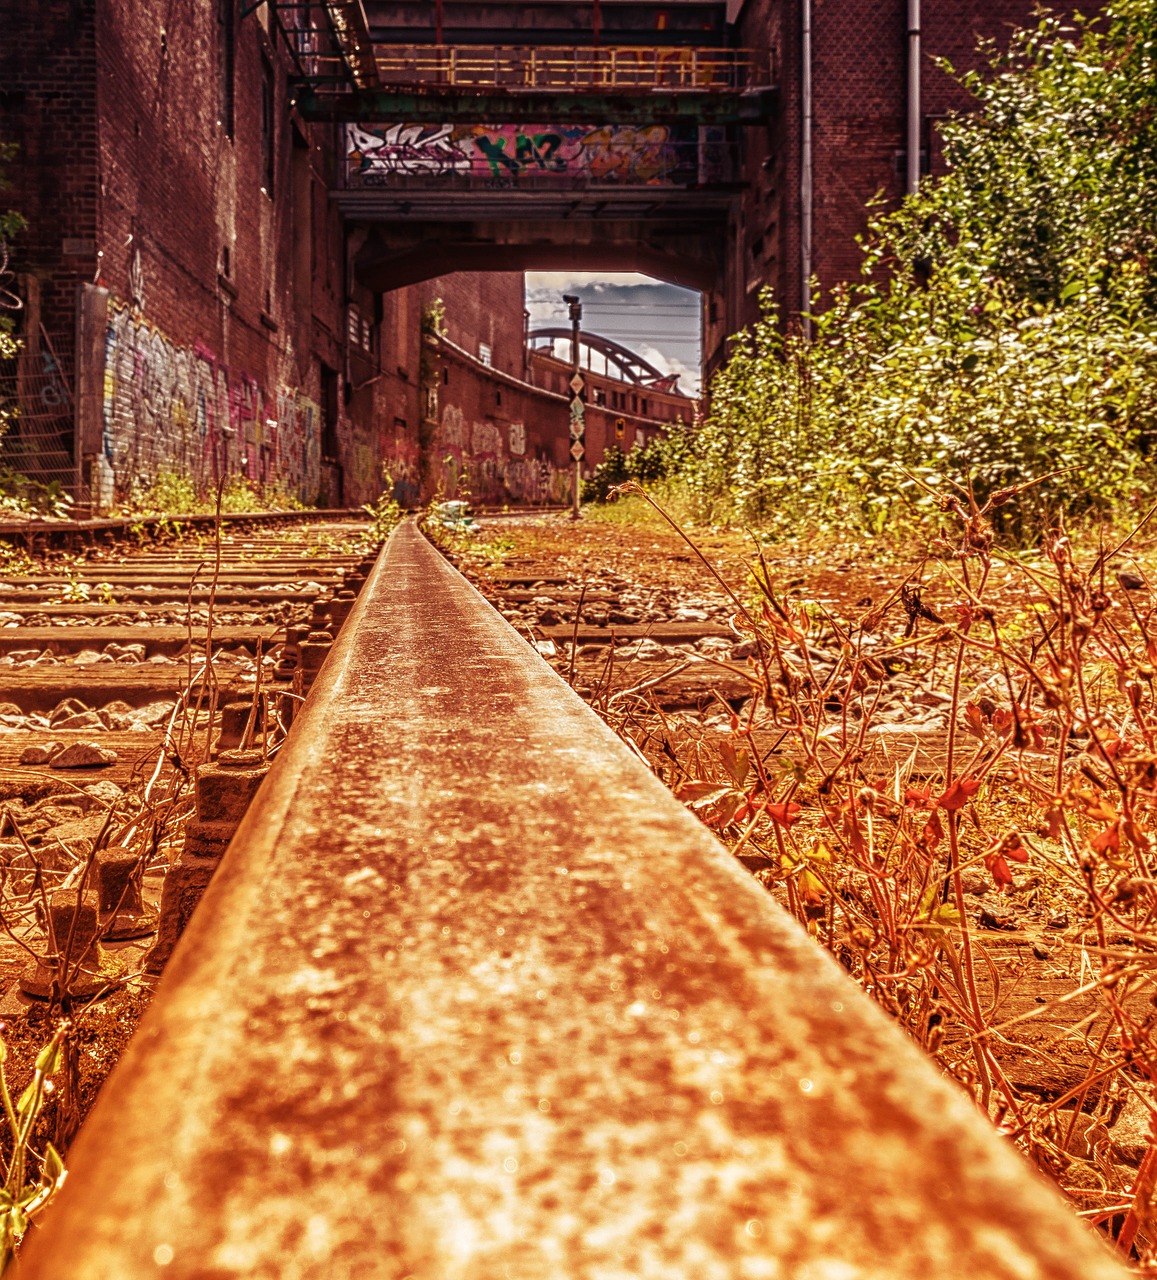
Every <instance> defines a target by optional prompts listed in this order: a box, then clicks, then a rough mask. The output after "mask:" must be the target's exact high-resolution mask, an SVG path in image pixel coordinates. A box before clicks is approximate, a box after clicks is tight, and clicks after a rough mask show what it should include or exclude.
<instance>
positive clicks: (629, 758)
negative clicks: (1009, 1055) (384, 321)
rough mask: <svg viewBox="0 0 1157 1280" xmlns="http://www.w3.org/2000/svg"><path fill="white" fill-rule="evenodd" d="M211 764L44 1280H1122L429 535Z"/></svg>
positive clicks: (394, 556)
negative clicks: (182, 866) (185, 890)
mask: <svg viewBox="0 0 1157 1280" xmlns="http://www.w3.org/2000/svg"><path fill="white" fill-rule="evenodd" d="M536 585H538V586H541V585H542V584H541V583H539V584H531V586H530V588H529V589H535V586H536ZM507 589H508V590H510V591H514V590H518V589H521V588H519V587H516V586H514V585H509V586H508V587H507ZM302 649H303V654H302V656H303V663H304V665H309V664H311V663H312V662H314V661H315V660H316V657H317V656H318V655H316V654H313V655H311V654H310V652H309V650H308V642H307V643H306V644H303V646H302ZM306 659H308V662H305V660H306ZM225 764H226V771H228V769H229V768H234V769H235V773H234V780H235V782H236V780H237V779H239V778H240V779H243V781H242V782H240V783H239V784H238V785H236V786H234V787H233V792H234V798H236V794H237V793H241V792H245V791H246V790H249V791H250V792H252V791H255V795H253V798H252V802H251V803H250V804H249V806H248V809H247V810H246V812H245V814H244V817H243V818H241V820H240V823H239V825H238V826H237V828H236V830H235V832H234V833H232V838H231V842H230V843H229V848H228V853H227V854H226V856H225V857H224V859H223V861H221V864H220V867H219V869H218V870H217V871H216V874H215V875H213V877H212V881H211V883H210V884H209V886H208V889H207V891H206V893H205V897H204V900H203V902H202V903H201V906H200V908H199V909H198V910H197V912H196V914H195V916H194V917H193V918H192V920H191V921H190V923H189V925H188V928H187V930H186V931H185V933H184V936H183V937H182V939H181V941H180V943H179V944H178V947H177V950H176V952H175V953H174V955H173V957H172V960H171V963H170V964H169V967H168V969H167V971H166V976H165V979H164V981H163V983H162V985H161V987H160V989H159V991H158V994H157V997H156V999H155V1000H154V1003H153V1005H152V1007H151V1009H150V1011H149V1013H148V1015H147V1017H146V1021H145V1022H144V1024H143V1025H142V1028H141V1031H140V1033H139V1034H138V1036H137V1037H136V1038H135V1039H134V1040H133V1042H132V1043H131V1045H130V1046H129V1049H128V1051H127V1053H126V1055H125V1057H124V1059H123V1060H122V1062H121V1064H120V1066H119V1067H118V1068H117V1070H116V1072H115V1073H114V1075H113V1077H112V1078H111V1080H110V1081H109V1083H108V1085H107V1087H106V1088H105V1090H104V1092H103V1093H102V1096H101V1098H100V1100H99V1102H98V1104H97V1106H96V1108H95V1109H94V1111H93V1113H92V1115H91V1116H90V1117H89V1119H88V1121H87V1122H86V1125H85V1127H84V1129H83V1131H82V1132H81V1134H80V1137H79V1139H78V1141H77V1142H76V1144H75V1146H74V1148H73V1149H72V1151H71V1152H70V1155H69V1161H70V1166H71V1172H70V1175H69V1179H68V1182H67V1184H66V1186H65V1187H64V1189H63V1191H62V1192H61V1194H60V1197H59V1202H58V1203H57V1204H56V1205H54V1206H53V1208H52V1210H51V1216H49V1217H48V1218H46V1224H45V1228H44V1230H42V1231H41V1232H39V1233H37V1236H36V1238H35V1239H33V1240H32V1242H31V1245H30V1247H29V1248H28V1250H27V1251H26V1253H25V1255H24V1257H23V1258H22V1260H21V1269H20V1274H21V1275H22V1276H25V1277H29V1278H34V1277H35V1278H40V1277H45V1278H47V1277H52V1280H57V1278H58V1277H60V1276H65V1275H68V1276H72V1275H75V1276H84V1277H85V1280H114V1277H115V1280H125V1278H129V1280H134V1278H136V1277H145V1276H150V1277H152V1276H157V1275H164V1276H167V1277H180V1278H181V1280H193V1278H194V1277H202V1276H208V1275H213V1276H215V1277H222V1278H224V1277H241V1276H244V1277H261V1278H265V1277H269V1278H270V1280H272V1278H273V1277H278V1278H279V1280H280V1278H283V1277H290V1278H292V1280H299V1278H300V1280H306V1278H312V1277H326V1280H346V1278H349V1280H353V1278H354V1277H359V1278H360V1277H371V1278H376V1277H383V1278H385V1277H391V1278H394V1277H402V1276H410V1277H414V1278H415V1280H417V1278H418V1277H421V1278H422V1280H467V1278H469V1280H492V1278H493V1280H498V1278H499V1277H510V1276H519V1277H526V1278H527V1280H539V1278H545V1277H551V1278H552V1280H554V1278H558V1277H583V1278H586V1277H590V1278H591V1280H594V1278H595V1277H610V1276H615V1277H620V1276H621V1277H645V1278H647V1280H651V1278H654V1280H659V1278H662V1280H672V1278H673V1277H680V1278H682V1277H692V1276H702V1277H711V1278H712V1280H714V1278H716V1277H719V1278H723V1277H726V1278H728V1280H730V1278H731V1277H736V1278H740V1277H742V1278H747V1277H752V1278H754V1277H784V1278H785V1280H786V1278H788V1277H792V1278H794V1277H800V1278H801V1280H802V1278H803V1277H823V1276H827V1277H835V1276H848V1277H852V1276H855V1277H864V1278H865V1280H867V1278H869V1277H870V1278H872V1280H882V1278H883V1277H890V1278H893V1280H915V1278H916V1277H920V1280H925V1277H927V1276H929V1275H935V1276H938V1277H948V1278H952V1280H957V1278H959V1280H965V1278H968V1280H980V1278H981V1277H985V1278H987V1277H993V1278H996V1277H1000V1278H1002V1280H1003V1278H1005V1277H1008V1278H1009V1280H1011V1277H1014V1276H1019V1277H1037V1278H1039V1280H1045V1278H1046V1277H1047V1278H1048V1280H1077V1278H1078V1277H1080V1278H1081V1280H1113V1278H1115V1277H1119V1276H1123V1275H1124V1274H1126V1273H1125V1271H1124V1270H1123V1268H1122V1267H1121V1266H1120V1265H1119V1264H1118V1263H1117V1262H1115V1261H1114V1260H1113V1259H1112V1258H1111V1257H1110V1256H1109V1255H1108V1254H1107V1252H1105V1251H1104V1249H1103V1248H1102V1246H1101V1245H1100V1244H1099V1243H1098V1242H1097V1241H1096V1240H1095V1239H1094V1238H1093V1237H1092V1236H1091V1234H1089V1233H1087V1232H1086V1231H1085V1229H1084V1228H1082V1227H1081V1226H1080V1225H1079V1224H1078V1223H1077V1222H1076V1221H1075V1219H1074V1218H1073V1217H1072V1215H1071V1213H1070V1212H1069V1211H1068V1210H1067V1209H1066V1207H1065V1206H1064V1205H1063V1203H1062V1202H1061V1200H1060V1198H1059V1197H1058V1196H1057V1195H1056V1194H1055V1193H1053V1192H1052V1191H1050V1190H1049V1189H1048V1188H1047V1187H1046V1186H1044V1185H1043V1183H1042V1182H1041V1181H1040V1180H1039V1179H1038V1178H1036V1177H1035V1176H1034V1175H1033V1174H1032V1173H1031V1172H1030V1171H1029V1169H1028V1167H1027V1165H1026V1164H1025V1163H1024V1162H1023V1161H1022V1160H1021V1159H1020V1157H1019V1156H1018V1155H1017V1154H1016V1152H1015V1151H1014V1150H1013V1149H1012V1148H1011V1146H1010V1145H1009V1144H1008V1143H1007V1142H1006V1141H1005V1140H1003V1139H1001V1138H1000V1137H998V1136H997V1134H996V1133H995V1132H994V1131H993V1130H992V1128H991V1126H990V1125H989V1124H988V1123H987V1121H986V1120H985V1119H984V1118H983V1117H981V1116H980V1115H978V1114H977V1113H976V1112H975V1110H974V1109H973V1108H972V1106H971V1104H970V1103H969V1102H968V1101H967V1100H966V1099H965V1097H964V1096H963V1095H962V1094H961V1093H960V1092H959V1091H957V1090H956V1089H955V1088H954V1087H953V1086H952V1085H951V1084H950V1083H948V1082H946V1081H945V1080H944V1079H943V1078H941V1077H940V1076H939V1075H938V1074H937V1072H936V1071H935V1069H934V1068H933V1067H932V1065H931V1064H930V1063H929V1062H928V1061H927V1060H926V1059H925V1058H924V1056H923V1055H922V1054H920V1053H919V1051H918V1050H917V1049H916V1047H915V1046H914V1045H913V1044H911V1043H910V1042H909V1041H908V1040H907V1039H906V1038H905V1037H904V1035H903V1034H902V1033H901V1032H900V1031H899V1030H898V1029H897V1027H896V1026H895V1025H894V1024H893V1023H892V1022H891V1021H890V1020H889V1019H888V1018H887V1017H886V1016H885V1015H884V1014H883V1013H882V1012H881V1011H880V1010H879V1009H878V1008H877V1007H876V1006H874V1005H873V1004H872V1003H871V1002H870V1001H869V999H868V998H867V997H866V996H865V995H864V994H863V993H862V992H861V991H860V990H859V989H858V987H857V986H856V985H855V984H854V983H853V982H852V981H851V980H850V979H849V978H848V977H847V976H846V975H845V974H844V973H843V971H842V970H841V969H840V968H839V966H838V965H837V964H836V963H834V962H833V961H832V960H831V959H830V958H829V957H827V956H826V955H824V954H823V953H822V952H821V951H820V949H819V948H818V947H816V946H815V945H814V944H813V943H812V941H811V940H810V939H809V938H808V937H807V936H806V935H805V934H804V933H803V932H802V931H801V930H800V929H799V928H798V927H797V926H796V925H795V924H794V923H793V922H792V921H790V920H789V918H788V917H787V916H786V914H785V913H784V912H782V911H781V910H780V909H779V908H778V907H776V905H775V904H774V902H772V901H771V899H770V898H769V897H768V895H767V894H766V893H764V891H763V890H762V889H761V888H760V887H759V886H758V885H757V884H755V883H754V882H753V881H752V879H751V878H750V877H749V876H748V875H747V874H746V873H745V872H743V871H742V870H741V869H740V868H739V867H738V865H737V864H736V862H735V860H734V859H733V858H732V856H731V855H730V854H729V853H728V852H727V850H726V849H724V848H723V847H722V846H721V845H719V844H718V843H717V842H716V841H715V840H714V839H713V838H712V837H711V835H710V834H709V833H708V832H707V831H706V829H705V828H704V827H703V826H702V825H701V824H700V823H699V822H698V821H697V820H696V819H694V818H693V817H692V816H691V815H690V814H688V813H687V812H686V811H685V810H684V809H683V807H682V806H681V805H680V804H678V803H677V802H676V801H675V800H674V799H673V797H672V796H671V795H670V794H669V793H668V792H667V791H666V789H665V788H663V787H662V786H661V785H660V784H659V783H658V782H657V781H656V780H655V778H654V777H653V776H652V775H651V774H650V772H649V771H648V770H647V769H646V768H645V767H644V766H643V765H642V764H641V763H640V761H639V760H638V759H637V758H636V757H635V756H633V755H632V754H631V753H630V752H629V751H628V750H627V749H626V748H625V747H624V746H623V745H622V743H621V742H619V741H618V740H617V739H616V738H615V736H614V735H613V734H612V733H611V731H610V730H609V729H608V728H607V727H606V725H604V724H603V723H602V722H601V721H600V720H599V719H598V718H597V717H596V716H595V715H594V714H593V713H592V712H591V710H590V709H589V708H588V707H586V706H584V705H583V703H582V701H581V700H580V699H579V698H577V697H576V696H575V694H574V693H573V692H572V690H571V689H570V688H568V687H567V685H566V684H565V683H564V682H563V681H562V680H560V679H559V678H558V676H557V675H556V674H555V673H554V672H552V671H551V670H550V669H549V667H548V666H547V665H546V664H545V663H544V662H543V661H542V659H541V658H540V657H539V656H538V655H537V654H536V653H534V652H533V650H532V649H531V648H530V647H529V646H528V645H527V644H525V643H524V641H523V639H520V638H519V636H518V635H517V634H516V633H515V631H514V630H512V629H511V627H510V626H509V625H507V623H506V622H505V621H504V620H503V619H502V618H501V617H499V616H498V614H497V613H496V612H495V610H494V609H493V608H491V607H490V606H489V605H488V604H487V603H486V602H485V601H484V600H483V599H482V597H481V596H480V595H479V594H478V593H477V592H476V591H474V589H473V588H471V587H470V586H469V584H468V583H467V582H466V581H465V580H464V579H463V578H462V577H461V576H460V575H459V574H457V573H456V572H455V571H454V570H453V569H452V568H450V567H449V565H448V564H447V563H446V561H445V560H444V559H442V558H441V557H440V556H439V555H438V553H437V552H436V551H435V550H434V548H433V547H431V546H430V544H429V543H428V542H426V541H425V540H424V539H423V538H422V536H421V534H420V533H419V532H418V530H417V529H416V528H415V527H414V526H413V525H412V524H409V523H407V524H404V525H402V526H401V527H400V528H399V529H398V530H397V531H395V533H394V534H393V535H392V537H391V539H390V542H389V544H388V546H387V548H386V551H385V553H384V554H383V555H382V556H381V557H380V558H379V559H378V562H377V564H376V565H375V567H374V569H373V572H372V574H371V576H370V578H369V580H368V581H367V583H366V585H365V588H364V589H363V590H362V592H361V593H360V595H359V597H358V599H357V601H356V603H355V604H354V605H353V607H352V610H351V612H350V614H349V617H348V620H347V622H346V624H345V626H344V628H343V629H342V632H341V634H340V636H339V637H338V639H337V641H336V643H335V644H334V645H333V646H332V648H331V649H329V651H328V656H327V657H326V659H325V662H324V665H323V666H322V667H321V670H320V673H319V675H318V676H317V681H316V684H315V685H314V688H313V692H312V694H311V696H310V698H309V700H308V701H307V702H306V703H305V704H304V706H303V708H302V709H301V711H300V712H299V714H298V715H297V716H296V718H295V720H294V723H293V726H292V728H291V729H290V732H289V735H288V737H287V738H286V740H285V743H284V745H283V746H282V747H281V749H280V750H279V751H278V752H277V754H276V758H275V759H274V760H273V762H272V765H271V766H270V767H269V768H268V771H267V773H266V775H265V776H264V778H263V780H262V778H261V777H260V776H256V775H258V774H260V773H261V772H263V771H264V769H263V762H260V761H257V760H254V759H253V757H252V756H251V755H250V756H239V757H235V758H233V759H232V760H227V761H226V762H225ZM257 783H259V784H260V785H259V788H258V787H257ZM209 790H211V791H212V795H207V796H204V797H201V798H204V799H205V800H206V802H207V804H206V810H205V811H204V812H202V811H200V810H199V811H198V817H197V820H196V821H197V823H198V824H199V825H198V826H196V827H192V828H191V829H190V831H189V834H188V841H189V842H192V843H194V844H195V845H196V847H197V848H198V849H203V850H204V852H203V853H198V852H194V854H193V857H194V858H196V857H202V856H203V857H209V856H210V855H209V851H210V849H211V846H212V842H213V840H214V838H216V837H218V836H220V835H221V830H220V829H219V828H215V827H214V823H226V822H227V820H228V816H229V812H231V811H230V810H229V799H228V796H226V795H225V791H227V790H228V788H222V787H219V786H218V785H217V781H215V782H214V784H213V787H212V788H209ZM214 806H216V807H214ZM234 816H236V815H235V814H234ZM198 842H199V843H198ZM186 851H188V850H186ZM195 869H196V868H194V867H190V868H189V872H190V875H191V874H192V872H193V871H194V870H195Z"/></svg>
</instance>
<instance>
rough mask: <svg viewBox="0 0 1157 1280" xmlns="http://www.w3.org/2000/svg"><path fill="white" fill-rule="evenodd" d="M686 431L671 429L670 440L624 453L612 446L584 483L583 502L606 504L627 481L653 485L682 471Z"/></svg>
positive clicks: (660, 440)
mask: <svg viewBox="0 0 1157 1280" xmlns="http://www.w3.org/2000/svg"><path fill="white" fill-rule="evenodd" d="M686 437H687V431H686V428H684V427H683V426H682V425H680V426H678V427H675V428H673V429H672V430H671V433H670V435H669V436H668V437H667V438H665V439H664V438H663V437H660V436H656V437H655V438H654V439H653V440H649V441H648V442H647V443H646V444H645V445H642V446H639V445H635V446H634V448H633V449H631V451H630V452H629V453H624V452H623V451H622V449H620V448H619V447H618V445H614V444H612V445H609V446H608V447H607V449H606V451H605V452H604V454H603V460H602V462H600V463H599V465H598V466H597V467H595V469H594V471H593V472H592V473H591V475H590V476H589V477H588V478H587V479H586V480H584V481H583V487H582V499H583V501H584V502H606V500H607V495H608V494H609V493H610V491H611V490H612V489H614V488H616V487H617V486H618V485H621V484H626V482H627V481H628V480H640V481H642V482H643V483H645V484H654V483H655V482H656V481H660V480H664V479H666V478H667V476H668V475H670V474H671V473H672V472H674V471H677V470H678V469H679V463H680V460H681V459H682V457H683V454H684V452H685V451H686Z"/></svg>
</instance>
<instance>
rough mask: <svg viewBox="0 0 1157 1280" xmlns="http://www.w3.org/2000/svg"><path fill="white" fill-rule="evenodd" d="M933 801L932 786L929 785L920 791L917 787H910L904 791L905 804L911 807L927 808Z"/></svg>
mask: <svg viewBox="0 0 1157 1280" xmlns="http://www.w3.org/2000/svg"><path fill="white" fill-rule="evenodd" d="M931 803H932V787H931V786H927V787H925V788H924V790H923V791H918V790H917V789H916V788H915V787H908V788H907V789H906V790H905V792H904V805H905V807H907V808H910V809H927V808H928V806H929V805H930V804H931Z"/></svg>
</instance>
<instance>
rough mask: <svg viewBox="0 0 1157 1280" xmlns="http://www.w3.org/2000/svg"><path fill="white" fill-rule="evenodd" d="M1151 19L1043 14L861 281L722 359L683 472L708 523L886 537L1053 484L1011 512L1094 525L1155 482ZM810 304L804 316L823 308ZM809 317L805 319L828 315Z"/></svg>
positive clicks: (877, 225) (898, 214) (957, 131)
mask: <svg viewBox="0 0 1157 1280" xmlns="http://www.w3.org/2000/svg"><path fill="white" fill-rule="evenodd" d="M1155 67H1157V0H1122V3H1119V4H1116V5H1113V6H1112V7H1111V8H1110V9H1109V10H1107V11H1106V16H1105V18H1104V21H1103V23H1102V24H1101V25H1099V26H1094V25H1091V24H1085V23H1079V24H1078V26H1077V28H1076V29H1075V30H1070V29H1067V28H1062V27H1061V26H1060V25H1059V23H1058V22H1057V21H1056V20H1054V19H1052V18H1042V19H1041V20H1040V22H1039V24H1038V25H1037V26H1036V27H1035V28H1034V29H1033V30H1031V31H1027V32H1023V33H1021V34H1020V35H1019V36H1017V37H1016V38H1015V40H1014V41H1013V45H1012V48H1011V50H1010V52H1009V53H1008V54H1007V55H1003V56H999V57H998V56H997V55H995V54H993V55H991V66H990V69H989V73H988V75H987V76H970V77H967V81H966V82H967V83H968V85H969V87H970V88H971V89H972V91H973V93H974V94H975V95H976V97H977V99H978V100H979V107H978V110H977V111H976V112H974V113H973V114H970V115H967V116H962V117H959V118H957V119H955V120H953V121H951V122H949V123H947V124H945V125H944V127H943V133H944V145H945V153H946V157H947V159H948V162H949V165H950V170H949V173H948V174H947V176H946V177H944V178H941V179H939V180H936V181H928V182H926V183H925V184H924V185H923V187H922V188H921V190H920V192H919V193H918V194H917V195H915V196H913V197H909V198H908V199H907V200H905V201H904V203H903V205H902V206H901V207H900V208H899V209H898V210H896V211H894V212H891V213H878V214H876V215H875V216H874V218H873V220H872V223H871V227H870V231H869V235H868V237H867V239H866V241H865V244H864V273H863V276H862V278H861V280H860V281H858V282H856V283H855V284H854V285H852V286H849V287H844V288H841V289H838V290H836V291H835V292H834V293H833V294H831V295H830V296H828V297H827V298H825V299H823V301H824V303H825V305H824V307H823V309H822V311H820V312H819V313H818V314H817V315H815V316H814V318H813V325H814V335H813V339H812V341H810V342H808V341H805V340H804V339H803V338H802V337H801V336H799V335H798V334H795V333H793V334H789V335H787V336H785V335H784V334H783V332H782V330H781V328H780V326H779V324H778V322H777V321H778V317H777V315H776V313H775V309H774V306H773V303H772V300H771V298H770V296H766V297H765V299H764V315H763V319H762V320H761V322H760V323H759V324H757V325H756V326H754V328H753V329H752V330H750V331H748V332H745V333H743V334H741V335H739V337H738V338H737V339H736V340H735V343H734V347H733V349H732V351H731V353H730V357H729V360H728V362H727V364H726V365H725V367H724V368H723V369H722V370H721V372H720V373H719V374H718V375H717V377H716V378H715V380H714V382H713V384H712V396H711V407H710V412H709V415H708V418H707V421H706V423H705V425H704V428H703V430H702V431H701V432H700V433H699V435H698V438H697V442H696V446H695V448H694V449H693V450H684V453H683V457H682V462H681V464H680V465H679V467H678V477H679V480H680V482H681V484H682V485H683V486H684V487H685V488H686V490H687V492H688V493H689V494H690V496H691V497H692V499H693V500H694V503H695V506H696V510H697V514H699V515H700V517H701V518H713V519H720V518H725V519H727V518H730V519H741V520H749V521H750V520H754V521H761V522H770V523H772V524H775V523H783V524H793V525H795V524H798V523H799V522H800V521H809V522H814V523H820V524H836V523H840V524H847V523H851V524H853V525H855V526H857V527H860V528H863V529H866V530H869V531H878V530H881V529H883V528H884V527H885V526H886V525H888V524H889V523H890V522H893V521H896V520H897V519H902V518H905V517H911V516H913V515H915V516H919V515H920V513H921V512H922V511H931V510H932V509H933V505H934V504H933V500H932V497H931V495H930V493H929V490H937V489H942V488H944V487H945V485H946V484H947V483H949V482H950V481H952V480H957V481H959V482H961V483H971V484H972V486H973V487H974V488H975V490H976V492H977V494H978V496H981V497H983V496H985V495H986V494H988V493H990V492H992V491H993V490H996V489H1001V488H1005V487H1007V486H1010V485H1018V484H1022V483H1025V482H1027V481H1029V480H1032V479H1035V478H1038V477H1040V476H1043V475H1046V474H1048V473H1054V472H1055V473H1059V474H1055V475H1053V476H1052V477H1051V478H1050V479H1049V480H1048V481H1047V482H1046V483H1044V484H1041V485H1040V486H1038V487H1036V488H1034V489H1032V490H1030V491H1029V493H1028V494H1026V496H1025V498H1024V500H1022V501H1021V502H1019V503H1017V504H1015V508H1016V510H1017V512H1018V517H1017V518H1018V519H1019V520H1021V521H1023V522H1024V523H1025V525H1026V528H1025V530H1024V531H1025V532H1026V533H1027V532H1028V530H1029V527H1035V525H1036V524H1037V523H1038V522H1039V521H1040V520H1041V519H1043V518H1045V517H1046V516H1047V515H1048V514H1050V513H1051V512H1052V511H1053V510H1054V509H1055V508H1058V507H1063V508H1064V509H1066V510H1068V511H1073V510H1087V511H1107V510H1111V509H1112V508H1113V507H1114V506H1116V505H1117V504H1119V503H1122V502H1125V501H1128V500H1129V499H1131V498H1134V497H1135V496H1136V495H1137V494H1138V493H1139V492H1141V491H1143V490H1146V489H1149V488H1151V487H1152V484H1153V476H1154V466H1153V462H1152V460H1151V455H1152V453H1153V446H1154V440H1155V434H1157V256H1155V255H1157V145H1155V144H1157V76H1155V74H1154V71H1155ZM818 301H819V299H817V302H818ZM817 310H818V308H817Z"/></svg>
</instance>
